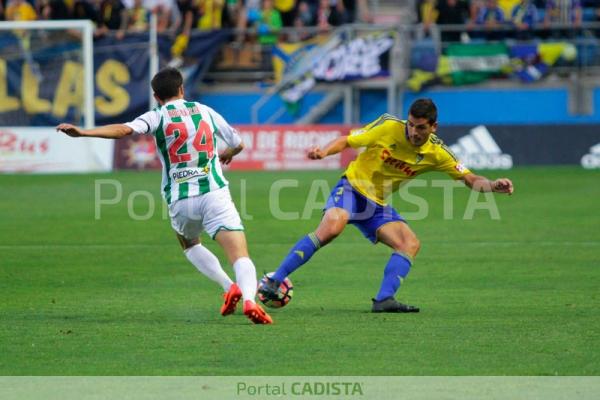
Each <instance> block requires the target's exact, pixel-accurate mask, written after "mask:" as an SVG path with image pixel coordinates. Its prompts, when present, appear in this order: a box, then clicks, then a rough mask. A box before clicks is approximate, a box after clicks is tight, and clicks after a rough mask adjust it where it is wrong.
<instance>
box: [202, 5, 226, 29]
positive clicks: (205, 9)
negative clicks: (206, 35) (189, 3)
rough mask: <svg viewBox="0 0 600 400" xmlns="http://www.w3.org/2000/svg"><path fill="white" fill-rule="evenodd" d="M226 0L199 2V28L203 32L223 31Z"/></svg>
mask: <svg viewBox="0 0 600 400" xmlns="http://www.w3.org/2000/svg"><path fill="white" fill-rule="evenodd" d="M224 7H225V1H224V0H199V10H198V14H199V15H200V19H199V20H198V26H197V28H198V29H200V30H203V31H210V30H213V29H221V28H222V27H223V23H222V21H223V8H224Z"/></svg>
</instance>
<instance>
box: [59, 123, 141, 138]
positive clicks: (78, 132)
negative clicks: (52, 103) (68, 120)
mask: <svg viewBox="0 0 600 400" xmlns="http://www.w3.org/2000/svg"><path fill="white" fill-rule="evenodd" d="M56 130H57V131H60V132H64V133H65V134H67V135H69V136H71V137H97V138H104V139H120V138H122V137H124V136H127V135H131V134H132V133H133V129H131V128H130V127H128V126H127V125H124V124H112V125H104V126H99V127H97V128H93V129H82V128H79V127H77V126H75V125H71V124H60V125H58V126H57V127H56Z"/></svg>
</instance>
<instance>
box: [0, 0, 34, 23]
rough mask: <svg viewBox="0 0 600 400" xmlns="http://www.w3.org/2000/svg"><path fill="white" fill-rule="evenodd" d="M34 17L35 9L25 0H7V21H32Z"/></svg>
mask: <svg viewBox="0 0 600 400" xmlns="http://www.w3.org/2000/svg"><path fill="white" fill-rule="evenodd" d="M36 19H37V13H36V12H35V9H34V8H33V7H32V6H31V4H29V3H28V2H26V1H25V0H9V2H8V4H7V5H6V20H7V21H34V20H36Z"/></svg>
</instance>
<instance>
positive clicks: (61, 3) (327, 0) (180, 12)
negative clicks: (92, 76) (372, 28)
mask: <svg viewBox="0 0 600 400" xmlns="http://www.w3.org/2000/svg"><path fill="white" fill-rule="evenodd" d="M415 11H416V12H415V14H416V16H417V22H418V24H420V26H421V29H422V33H423V34H424V35H429V34H430V33H431V31H432V30H434V29H435V28H434V27H435V26H437V25H449V24H451V25H465V27H466V28H467V29H469V28H473V27H483V28H498V27H502V26H503V27H510V28H513V29H514V30H516V31H519V32H526V31H528V30H531V29H532V28H536V27H538V28H539V27H550V26H552V25H553V24H559V25H566V24H569V25H571V26H573V27H575V28H577V27H578V26H580V25H581V23H582V22H583V21H584V20H587V21H600V0H417V1H416V10H415ZM150 13H155V14H156V16H157V20H158V29H159V32H162V31H167V30H172V31H178V30H179V31H186V30H190V29H199V30H212V29H221V28H240V29H243V28H248V27H253V28H256V29H257V30H258V31H259V33H267V32H270V33H273V32H276V31H277V30H278V29H280V28H282V27H319V28H323V29H328V28H330V27H332V26H339V25H343V24H346V23H353V22H371V21H372V20H373V17H372V15H371V12H370V10H369V5H368V0H0V20H26V21H30V20H36V19H90V20H92V21H94V22H95V24H96V26H97V34H99V35H101V34H103V33H104V32H106V31H107V30H115V31H120V32H123V33H124V32H126V31H144V30H146V29H148V24H149V15H150ZM458 34H460V32H448V33H447V38H449V39H452V38H458ZM272 39H273V38H272V37H267V38H266V40H267V41H269V40H272Z"/></svg>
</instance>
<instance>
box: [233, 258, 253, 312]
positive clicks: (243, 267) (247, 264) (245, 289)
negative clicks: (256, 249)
mask: <svg viewBox="0 0 600 400" xmlns="http://www.w3.org/2000/svg"><path fill="white" fill-rule="evenodd" d="M233 270H234V271H235V280H236V282H237V284H238V286H239V287H240V289H241V290H242V296H243V297H244V301H246V300H250V301H252V302H253V303H254V298H255V297H256V286H257V282H256V268H255V267H254V264H253V263H252V260H250V259H249V258H248V257H241V258H238V259H237V260H236V262H235V263H233Z"/></svg>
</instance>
